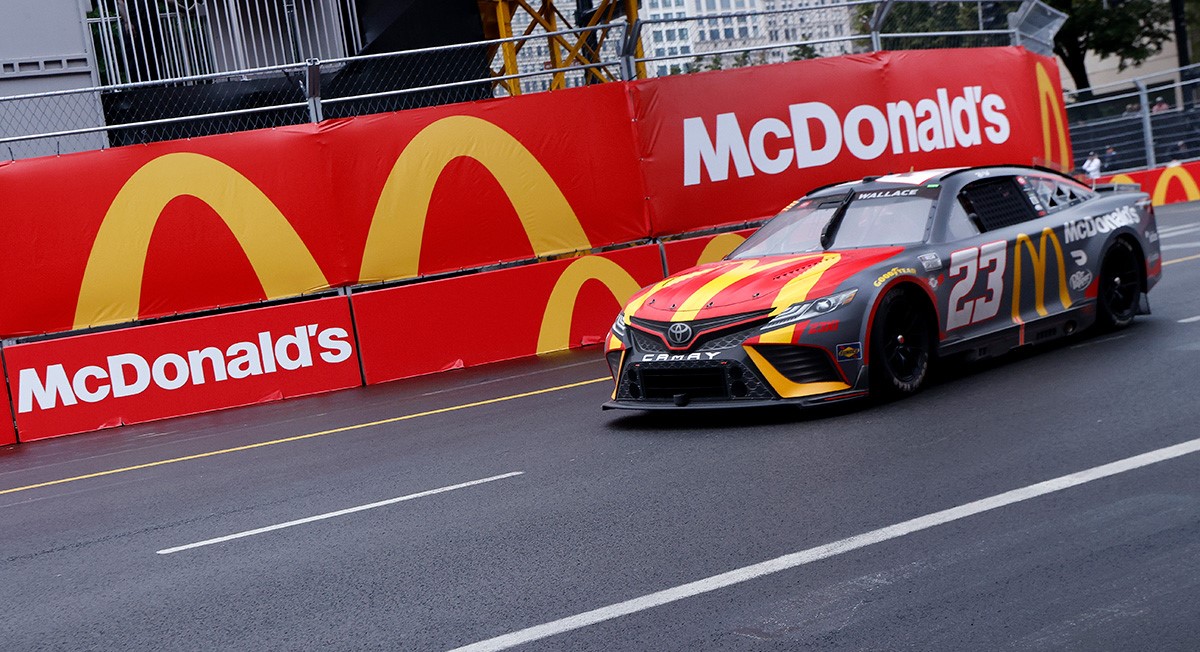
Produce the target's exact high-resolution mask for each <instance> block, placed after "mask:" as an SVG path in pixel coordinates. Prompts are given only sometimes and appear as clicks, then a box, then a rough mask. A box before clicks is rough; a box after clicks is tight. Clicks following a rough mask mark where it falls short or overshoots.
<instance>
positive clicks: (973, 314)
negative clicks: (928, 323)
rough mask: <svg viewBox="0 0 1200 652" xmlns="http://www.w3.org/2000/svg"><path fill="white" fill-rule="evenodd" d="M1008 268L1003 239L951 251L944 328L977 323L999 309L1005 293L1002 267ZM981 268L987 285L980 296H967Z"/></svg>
mask: <svg viewBox="0 0 1200 652" xmlns="http://www.w3.org/2000/svg"><path fill="white" fill-rule="evenodd" d="M1007 268H1008V247H1007V245H1006V244H1005V242H1004V241H1003V240H998V241H996V242H989V243H987V244H985V245H983V246H982V247H969V248H967V249H960V250H958V251H956V252H954V253H952V254H950V276H949V279H948V280H950V281H952V282H953V283H954V284H953V286H952V287H951V288H950V309H949V310H947V311H946V313H947V315H946V330H953V329H955V328H962V327H963V326H969V325H971V324H978V323H980V322H984V321H987V320H989V319H991V318H993V317H995V316H996V315H997V314H998V313H999V312H1000V296H1001V295H1002V294H1004V271H1005V270H1006V269H1007ZM980 271H982V272H984V273H985V274H987V285H986V286H985V288H984V291H983V294H982V296H977V297H970V296H968V295H970V294H971V292H972V290H974V289H975V280H976V278H977V277H978V275H979V272H980Z"/></svg>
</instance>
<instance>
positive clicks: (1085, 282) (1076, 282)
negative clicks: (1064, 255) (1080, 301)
mask: <svg viewBox="0 0 1200 652" xmlns="http://www.w3.org/2000/svg"><path fill="white" fill-rule="evenodd" d="M1091 284H1092V273H1091V272H1089V271H1088V270H1086V269H1081V270H1078V271H1076V272H1075V273H1074V274H1072V275H1071V289H1072V290H1075V291H1076V292H1078V291H1080V290H1082V289H1083V288H1085V287H1087V286H1089V285H1091Z"/></svg>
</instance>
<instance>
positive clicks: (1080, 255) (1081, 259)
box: [1071, 249, 1088, 267]
mask: <svg viewBox="0 0 1200 652" xmlns="http://www.w3.org/2000/svg"><path fill="white" fill-rule="evenodd" d="M1071 258H1074V259H1075V264H1076V265H1079V266H1080V267H1083V266H1084V265H1086V264H1087V261H1088V257H1087V252H1086V251H1084V250H1082V249H1073V250H1071Z"/></svg>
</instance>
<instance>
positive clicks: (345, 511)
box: [158, 471, 525, 555]
mask: <svg viewBox="0 0 1200 652" xmlns="http://www.w3.org/2000/svg"><path fill="white" fill-rule="evenodd" d="M524 474H525V472H524V471H513V472H512V473H505V474H502V475H493V476H492V477H490V478H483V479H482V480H472V481H470V482H463V483H461V484H455V485H450V486H449V487H440V488H438V489H430V490H428V491H422V492H419V493H415V494H409V495H407V496H400V497H399V498H389V499H387V500H381V501H379V502H376V503H370V504H368V505H359V506H358V507H348V508H346V509H339V510H337V511H336V512H328V513H325V514H318V515H316V516H309V517H307V518H298V519H296V520H294V521H288V522H287V523H280V524H278V525H268V526H266V527H260V528H255V529H253V530H246V531H245V532H238V533H236V534H227V535H225V536H223V537H217V538H215V539H205V540H204V541H198V542H196V543H189V544H187V545H183V546H175V547H174V548H164V549H163V550H159V551H158V554H160V555H170V554H173V553H176V552H183V551H184V550H192V549H194V548H203V547H204V546H211V545H215V544H218V543H225V542H226V541H233V540H234V539H243V538H245V537H252V536H254V535H256V534H264V533H267V532H274V531H276V530H282V529H284V528H289V527H296V526H297V525H304V524H306V523H315V522H317V521H324V520H326V519H331V518H337V517H339V516H345V515H347V514H354V513H356V512H365V511H367V510H368V509H376V508H378V507H387V506H388V505H395V504H396V503H402V502H405V501H408V500H415V499H417V498H424V497H426V496H432V495H434V494H444V493H446V492H447V491H454V490H455V489H465V488H467V487H474V486H475V485H480V484H484V483H487V482H495V481H497V480H503V479H505V478H513V477H516V476H518V475H524Z"/></svg>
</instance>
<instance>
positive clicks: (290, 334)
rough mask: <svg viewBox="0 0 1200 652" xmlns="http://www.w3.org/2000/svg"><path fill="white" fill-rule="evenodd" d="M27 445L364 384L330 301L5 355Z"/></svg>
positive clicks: (344, 315)
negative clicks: (101, 429) (56, 437)
mask: <svg viewBox="0 0 1200 652" xmlns="http://www.w3.org/2000/svg"><path fill="white" fill-rule="evenodd" d="M4 357H5V363H6V365H7V368H8V373H9V383H10V388H11V391H12V395H13V404H14V406H15V408H16V410H17V428H18V429H19V431H20V434H21V440H22V441H30V440H34V439H42V438H45V437H52V436H56V435H65V434H70V433H76V432H84V431H88V430H98V429H100V428H109V427H113V426H118V425H123V424H128V423H141V422H144V421H153V420H155V419H163V418H167V417H174V416H181V415H185V414H194V413H197V412H205V411H208V410H216V409H221V408H226V407H234V406H238V405H249V404H252V403H263V402H266V401H274V400H278V399H281V398H290V397H294V396H304V395H306V394H315V393H319V392H327V391H331V390H335V389H345V388H347V387H355V386H358V385H360V384H361V382H362V381H361V378H360V376H359V368H358V358H357V356H356V354H355V351H354V339H353V334H352V327H351V322H350V311H349V302H348V301H347V300H346V299H345V298H343V297H332V298H327V299H318V300H313V301H305V302H301V303H294V304H288V305H282V306H273V307H269V308H261V309H258V310H247V311H243V312H236V313H227V314H222V315H214V316H210V317H200V318H197V319H187V320H182V321H176V322H169V323H162V324H153V325H149V326H139V327H136V328H127V329H120V330H114V331H109V332H104V333H94V334H89V335H81V336H78V337H68V338H63V339H57V340H46V341H42V342H34V343H29V344H18V345H15V346H10V347H5V349H4Z"/></svg>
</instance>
